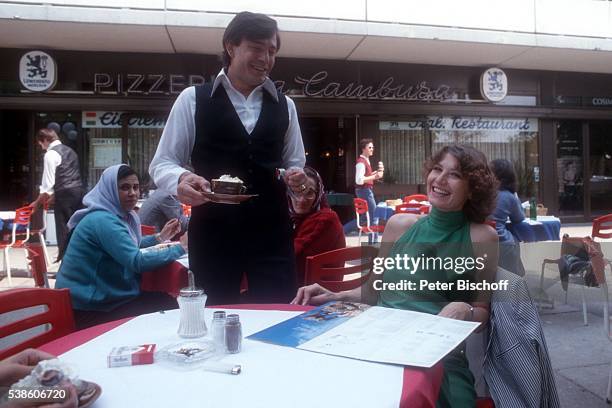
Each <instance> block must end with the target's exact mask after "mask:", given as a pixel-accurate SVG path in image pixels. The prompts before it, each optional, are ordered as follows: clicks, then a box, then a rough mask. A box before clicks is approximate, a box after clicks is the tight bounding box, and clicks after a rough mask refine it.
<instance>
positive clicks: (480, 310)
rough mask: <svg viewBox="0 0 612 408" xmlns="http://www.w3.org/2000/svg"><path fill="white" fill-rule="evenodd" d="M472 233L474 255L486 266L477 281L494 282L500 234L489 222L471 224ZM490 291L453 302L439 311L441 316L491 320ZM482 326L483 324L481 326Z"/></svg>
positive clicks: (476, 320) (477, 274)
mask: <svg viewBox="0 0 612 408" xmlns="http://www.w3.org/2000/svg"><path fill="white" fill-rule="evenodd" d="M470 235H471V238H472V246H473V248H474V257H475V258H481V259H483V260H484V268H483V269H482V270H481V271H478V272H477V273H476V276H475V280H476V281H477V282H481V281H483V280H485V281H487V282H494V281H495V275H496V274H497V258H498V236H497V232H496V231H495V230H494V229H493V228H492V227H490V226H489V225H487V224H471V225H470ZM490 295H491V293H490V292H489V291H482V292H479V293H478V294H477V296H476V298H475V299H474V300H473V301H472V302H469V303H468V302H451V303H449V304H447V305H446V306H445V307H444V308H443V309H442V310H441V311H440V313H438V315H439V316H442V317H449V318H452V319H458V320H469V321H473V322H480V323H486V322H488V321H489V309H490V307H489V303H490ZM481 327H482V326H481Z"/></svg>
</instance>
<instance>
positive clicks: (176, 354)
mask: <svg viewBox="0 0 612 408" xmlns="http://www.w3.org/2000/svg"><path fill="white" fill-rule="evenodd" d="M215 351H216V348H215V344H214V343H213V342H212V341H210V340H207V339H204V340H199V341H188V342H182V343H175V344H171V345H169V346H166V347H163V348H161V349H160V350H159V351H158V352H157V353H155V361H160V362H167V363H171V364H173V365H176V366H179V367H195V366H197V365H199V363H203V362H204V361H206V360H207V359H209V358H210V357H212V356H213V355H215Z"/></svg>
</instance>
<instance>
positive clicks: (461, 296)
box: [378, 208, 476, 408]
mask: <svg viewBox="0 0 612 408" xmlns="http://www.w3.org/2000/svg"><path fill="white" fill-rule="evenodd" d="M404 254H406V255H408V256H409V257H421V258H423V260H425V259H426V258H442V259H443V260H445V262H446V263H443V264H442V265H440V264H439V263H438V264H435V265H434V263H430V264H429V265H427V267H426V268H420V269H418V270H416V271H407V270H405V269H397V268H395V269H388V270H386V271H385V273H384V275H383V282H400V281H404V280H406V281H414V282H415V284H416V288H419V282H420V281H421V280H427V281H428V282H456V281H457V280H470V281H471V280H473V271H472V270H469V271H465V272H463V273H461V274H460V273H457V270H459V269H455V268H448V267H449V265H451V264H450V263H449V262H453V260H456V259H458V258H465V257H473V256H474V255H473V254H474V251H473V248H472V241H471V238H470V223H469V221H468V220H467V218H466V217H465V214H464V213H463V212H462V211H454V212H444V211H440V210H437V209H435V208H432V210H431V213H430V214H429V216H427V217H424V218H421V219H419V220H418V221H417V222H416V223H415V224H414V225H413V226H412V227H411V228H409V229H408V231H406V232H405V233H404V235H402V236H401V237H400V239H399V240H398V241H397V242H396V243H395V244H394V245H393V248H392V249H391V253H390V254H389V257H394V258H395V257H396V255H400V256H402V257H403V255H404ZM440 266H442V267H441V268H440ZM445 267H446V268H448V269H445ZM412 272H414V273H412ZM453 287H455V285H453ZM471 297H472V295H471V294H469V293H466V292H464V291H462V292H459V291H455V290H442V289H437V288H436V290H430V289H427V288H426V289H423V290H410V291H399V290H396V291H391V290H384V291H381V292H380V296H379V301H378V304H379V305H380V306H385V307H392V308H396V309H405V310H413V311H417V312H423V313H430V314H438V313H439V312H440V310H442V308H443V307H444V306H445V305H446V304H448V303H450V302H454V301H461V302H465V301H468V302H469V301H470V300H471ZM443 363H444V378H443V381H442V386H441V388H440V394H439V397H438V401H437V407H453V408H454V407H461V408H463V407H465V408H473V407H474V406H475V404H476V394H475V390H474V377H473V376H472V373H471V371H470V369H469V367H468V363H467V359H466V358H465V353H464V351H463V347H459V348H458V349H456V350H455V351H453V352H452V353H451V354H449V355H448V356H446V357H445V358H444V360H443Z"/></svg>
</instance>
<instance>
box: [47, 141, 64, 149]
mask: <svg viewBox="0 0 612 408" xmlns="http://www.w3.org/2000/svg"><path fill="white" fill-rule="evenodd" d="M61 144H62V142H61V141H60V140H54V141H52V142H51V143H49V147H48V148H47V150H49V149H50V148H52V147H55V146H57V145H61Z"/></svg>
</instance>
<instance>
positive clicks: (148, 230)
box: [140, 224, 157, 235]
mask: <svg viewBox="0 0 612 408" xmlns="http://www.w3.org/2000/svg"><path fill="white" fill-rule="evenodd" d="M140 232H141V233H142V235H154V234H155V233H157V229H155V227H154V226H153V225H144V224H141V225H140Z"/></svg>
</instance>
